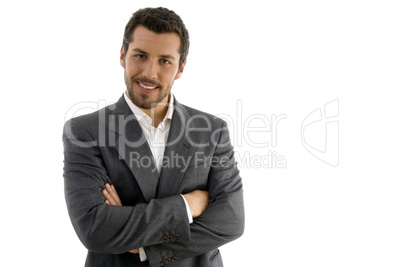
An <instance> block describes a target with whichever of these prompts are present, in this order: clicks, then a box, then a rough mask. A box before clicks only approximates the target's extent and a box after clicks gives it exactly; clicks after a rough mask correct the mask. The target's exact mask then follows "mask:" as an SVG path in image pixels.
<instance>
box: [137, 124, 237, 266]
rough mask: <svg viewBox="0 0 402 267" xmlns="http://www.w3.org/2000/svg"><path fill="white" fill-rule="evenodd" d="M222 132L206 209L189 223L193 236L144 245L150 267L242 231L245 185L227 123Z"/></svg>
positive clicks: (205, 249)
mask: <svg viewBox="0 0 402 267" xmlns="http://www.w3.org/2000/svg"><path fill="white" fill-rule="evenodd" d="M220 132H221V134H220V137H219V141H218V142H217V145H216V149H215V152H214V157H213V163H212V164H211V169H210V172H209V175H208V192H209V196H210V203H209V205H208V207H207V209H206V210H205V211H204V212H203V213H202V214H201V216H199V217H197V218H195V219H194V222H193V223H192V224H191V225H190V239H178V240H177V241H174V242H170V243H166V244H158V245H152V246H148V247H145V248H144V249H145V252H146V254H147V257H148V261H149V263H150V266H160V265H164V264H166V263H168V262H170V261H171V260H172V259H173V260H175V261H176V260H177V261H179V260H182V259H185V258H189V257H194V256H197V255H200V254H203V253H206V252H208V251H211V250H213V249H216V248H218V247H220V246H222V245H224V244H226V243H228V242H230V241H233V240H235V239H236V238H238V237H240V236H241V235H242V234H243V232H244V204H243V187H242V181H241V178H240V175H239V170H238V168H237V164H236V161H235V158H234V152H233V147H232V145H231V144H230V138H229V133H228V130H227V127H226V123H225V122H223V125H222V128H221V131H220Z"/></svg>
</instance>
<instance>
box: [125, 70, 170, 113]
mask: <svg viewBox="0 0 402 267" xmlns="http://www.w3.org/2000/svg"><path fill="white" fill-rule="evenodd" d="M124 82H125V83H126V88H127V92H128V97H129V98H130V100H131V102H133V104H134V105H136V106H137V107H139V108H142V109H151V108H154V107H156V106H157V105H158V104H159V103H160V102H161V101H162V100H163V99H165V97H166V96H168V95H169V94H170V92H171V89H172V86H173V84H172V85H171V86H170V88H169V89H168V90H166V92H164V91H163V88H162V86H161V87H159V92H158V93H161V94H159V95H158V96H157V98H156V99H155V100H153V101H150V100H148V99H149V98H151V96H149V95H145V94H141V93H139V94H138V96H136V95H134V88H133V87H134V84H135V83H136V79H134V77H132V78H131V83H129V81H128V79H127V76H126V73H124ZM147 100H148V101H147Z"/></svg>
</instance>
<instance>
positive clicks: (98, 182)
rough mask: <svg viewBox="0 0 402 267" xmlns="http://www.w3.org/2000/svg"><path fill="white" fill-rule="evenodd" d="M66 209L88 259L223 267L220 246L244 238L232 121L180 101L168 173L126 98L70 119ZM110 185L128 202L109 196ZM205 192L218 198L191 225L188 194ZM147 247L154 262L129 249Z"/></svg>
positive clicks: (96, 263)
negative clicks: (157, 162) (159, 164)
mask: <svg viewBox="0 0 402 267" xmlns="http://www.w3.org/2000/svg"><path fill="white" fill-rule="evenodd" d="M63 142H64V180H65V197H66V203H67V208H68V212H69V215H70V218H71V221H72V224H73V226H74V229H75V231H76V233H77V235H78V237H79V239H80V240H81V242H82V243H83V244H84V246H85V247H86V248H87V249H88V256H87V260H86V264H85V266H93V267H100V266H105V267H106V266H107V267H109V266H114V267H125V266H130V267H135V266H162V265H168V266H172V267H173V266H183V267H186V266H188V267H190V266H191V267H194V266H223V264H222V259H221V256H220V253H219V250H218V247H219V246H221V245H223V244H225V243H228V242H230V241H232V240H234V239H236V238H238V237H239V236H241V235H242V233H243V231H244V208H243V192H242V182H241V178H240V176H239V171H238V169H237V166H236V162H235V159H234V152H233V147H232V145H231V144H230V139H229V133H228V129H227V127H226V123H225V122H224V121H223V120H221V119H219V118H217V117H214V116H212V115H209V114H207V113H203V112H201V111H197V110H195V109H192V108H189V107H187V106H184V105H181V104H180V103H178V102H177V100H175V112H174V114H173V118H172V121H171V127H170V132H169V136H168V141H167V145H166V148H165V153H164V158H163V161H162V170H161V172H160V175H159V174H158V171H157V169H156V167H155V162H154V159H153V156H152V153H151V150H150V148H149V146H148V143H147V141H146V139H145V137H144V135H143V133H142V130H141V127H140V125H139V124H138V121H137V120H136V118H135V116H134V114H133V113H132V111H131V110H130V108H129V107H128V105H127V103H126V102H125V100H124V98H123V97H121V98H120V99H119V101H118V102H117V103H116V104H114V105H111V106H108V107H106V108H104V109H101V110H99V111H97V112H94V113H91V114H88V115H84V116H80V117H76V118H73V119H71V120H69V121H68V122H66V124H65V126H64V132H63ZM105 183H111V184H113V185H114V186H115V188H116V190H117V192H118V194H119V196H120V198H121V201H122V204H123V206H122V207H119V206H109V205H107V204H105V203H104V200H105V199H104V197H103V195H102V193H101V190H102V189H103V188H104V186H105ZM196 189H200V190H207V191H208V192H209V197H210V203H209V205H208V208H207V209H206V210H205V211H204V212H203V214H202V215H201V216H199V217H197V218H195V219H194V222H193V223H192V224H189V222H188V217H187V213H186V208H185V204H184V201H183V199H182V196H180V194H185V193H188V192H191V191H193V190H196ZM139 247H143V248H144V249H145V252H146V254H147V257H148V261H146V262H140V261H139V256H138V254H132V253H128V252H127V251H129V250H132V249H135V248H139Z"/></svg>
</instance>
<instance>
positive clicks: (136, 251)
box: [129, 249, 140, 254]
mask: <svg viewBox="0 0 402 267" xmlns="http://www.w3.org/2000/svg"><path fill="white" fill-rule="evenodd" d="M129 252H130V253H134V254H138V253H140V251H139V249H133V250H130V251H129Z"/></svg>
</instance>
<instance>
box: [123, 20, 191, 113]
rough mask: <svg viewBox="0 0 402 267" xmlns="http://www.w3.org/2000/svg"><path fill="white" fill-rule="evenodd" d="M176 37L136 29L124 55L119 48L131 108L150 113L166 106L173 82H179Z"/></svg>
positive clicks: (178, 58)
mask: <svg viewBox="0 0 402 267" xmlns="http://www.w3.org/2000/svg"><path fill="white" fill-rule="evenodd" d="M179 49H180V37H179V35H178V34H176V33H162V34H158V33H155V32H152V31H150V30H148V29H147V28H145V27H144V26H141V25H140V26H138V27H137V28H136V29H135V30H134V32H133V38H132V42H131V43H130V44H129V47H128V49H127V53H126V54H124V49H123V47H122V48H121V52H120V64H121V65H122V66H123V68H124V81H125V83H126V86H127V92H128V95H129V97H130V99H131V101H133V102H134V104H135V105H137V106H138V107H140V108H142V109H150V108H152V107H153V105H155V104H158V103H167V102H168V99H169V94H170V90H171V87H172V85H173V82H174V80H176V79H178V78H180V76H181V74H182V73H183V69H184V65H185V62H184V63H183V65H182V66H181V67H180V69H179V61H180V54H179Z"/></svg>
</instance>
